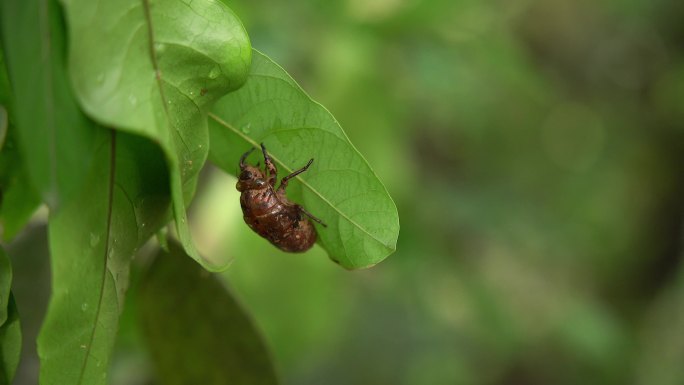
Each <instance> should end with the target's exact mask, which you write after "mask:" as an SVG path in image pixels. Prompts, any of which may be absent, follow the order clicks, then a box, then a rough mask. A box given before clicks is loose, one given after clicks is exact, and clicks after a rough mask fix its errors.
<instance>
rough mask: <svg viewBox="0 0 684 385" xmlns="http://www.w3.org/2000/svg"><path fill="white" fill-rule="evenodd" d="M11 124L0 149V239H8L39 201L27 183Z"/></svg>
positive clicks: (14, 233) (28, 217) (26, 219)
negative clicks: (4, 142) (3, 144)
mask: <svg viewBox="0 0 684 385" xmlns="http://www.w3.org/2000/svg"><path fill="white" fill-rule="evenodd" d="M14 132H15V130H13V127H10V130H9V133H8V134H7V141H6V144H5V146H4V148H3V149H2V150H1V151H0V239H2V240H5V241H9V240H11V239H12V238H14V236H15V235H16V234H17V233H18V232H19V230H21V229H22V228H23V227H24V226H25V225H26V223H28V221H29V220H30V219H31V215H32V214H33V213H34V212H35V211H36V208H37V207H38V205H39V204H40V195H38V193H37V192H36V191H35V189H34V188H33V186H32V185H31V183H30V181H29V179H28V174H27V172H26V167H25V165H24V162H23V161H22V159H21V157H20V154H19V151H18V147H17V145H16V143H15V142H16V141H15V140H14V135H13V134H14Z"/></svg>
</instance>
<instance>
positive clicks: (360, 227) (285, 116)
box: [209, 51, 399, 269]
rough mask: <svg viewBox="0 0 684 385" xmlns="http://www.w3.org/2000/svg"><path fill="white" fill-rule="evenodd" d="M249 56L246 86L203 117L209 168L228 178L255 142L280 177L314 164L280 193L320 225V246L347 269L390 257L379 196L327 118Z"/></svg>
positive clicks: (285, 78) (388, 224) (269, 65)
mask: <svg viewBox="0 0 684 385" xmlns="http://www.w3.org/2000/svg"><path fill="white" fill-rule="evenodd" d="M252 56H253V61H252V70H251V73H250V75H249V79H248V80H247V83H245V85H244V86H243V87H242V88H241V89H239V90H238V91H236V92H233V93H231V94H228V95H227V96H226V97H224V98H223V99H221V100H220V101H219V102H218V103H216V105H215V106H214V108H213V109H212V113H211V114H210V118H211V119H210V128H209V131H210V135H211V149H210V154H209V156H210V158H211V160H212V162H214V163H216V164H217V165H218V166H220V167H221V168H223V169H224V170H225V171H227V172H229V173H231V174H234V173H235V171H236V170H237V168H238V167H237V165H238V159H239V157H240V155H241V154H242V153H244V152H245V151H247V150H248V149H250V148H252V147H257V146H258V144H259V143H261V142H263V143H265V145H266V147H267V149H268V151H269V153H271V156H272V157H273V159H275V161H276V162H277V163H278V164H279V165H280V167H279V176H281V177H282V176H285V175H286V174H288V173H290V172H291V171H292V170H295V169H298V168H300V167H302V166H304V165H305V164H306V162H307V161H308V160H309V159H310V158H314V162H313V164H312V165H311V167H310V168H309V170H308V171H307V172H305V173H303V174H301V175H300V176H298V177H297V180H298V181H297V182H298V183H297V182H294V183H291V184H290V185H289V186H288V196H289V197H291V198H292V199H293V200H294V201H295V202H298V203H300V204H302V205H303V206H304V207H305V208H306V209H307V210H308V211H309V212H311V213H312V214H314V215H315V216H317V217H319V218H321V219H322V220H323V221H324V222H326V223H327V225H328V227H327V228H323V227H321V226H319V225H316V229H317V231H318V236H319V243H320V245H321V246H322V247H323V248H324V249H325V250H326V251H327V252H328V254H329V256H330V258H331V259H333V260H334V261H336V262H338V263H339V264H341V265H342V266H344V267H345V268H348V269H356V268H364V267H369V266H372V265H374V264H376V263H378V262H380V261H382V260H383V259H384V258H385V257H387V256H388V255H389V254H391V253H392V252H394V250H395V248H396V241H397V236H398V234H399V217H398V214H397V209H396V206H395V205H394V202H393V201H392V199H391V198H390V196H389V194H388V193H387V190H386V189H385V187H384V186H383V185H382V183H381V182H380V180H379V179H378V177H377V175H375V173H374V172H373V170H371V168H370V167H369V166H368V163H367V162H366V160H365V159H364V158H363V157H362V156H361V155H360V154H359V153H358V151H357V150H356V149H355V148H354V146H353V145H352V144H351V143H350V142H349V139H348V138H347V136H346V135H345V133H344V131H343V130H342V128H341V127H340V125H339V124H338V123H337V121H336V120H335V118H334V117H333V116H332V115H331V114H330V112H328V110H326V109H325V108H324V107H323V106H321V105H320V104H318V103H316V102H315V101H313V100H311V98H310V97H309V96H308V95H307V94H306V93H305V92H304V91H303V90H302V89H301V88H300V87H299V86H298V85H297V84H296V83H295V82H294V80H292V78H291V77H290V76H289V75H288V74H287V73H286V72H285V71H284V70H283V69H282V68H281V67H279V66H278V65H277V64H275V63H274V62H273V61H271V60H270V59H269V58H268V57H266V56H265V55H263V54H262V53H260V52H258V51H254V53H253V55H252ZM257 156H259V154H254V155H253V156H252V158H253V159H256V157H257ZM254 162H256V161H254Z"/></svg>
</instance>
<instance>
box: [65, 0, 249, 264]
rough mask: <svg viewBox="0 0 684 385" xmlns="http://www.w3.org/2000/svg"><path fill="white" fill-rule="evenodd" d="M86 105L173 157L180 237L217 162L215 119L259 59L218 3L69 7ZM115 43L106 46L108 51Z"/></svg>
mask: <svg viewBox="0 0 684 385" xmlns="http://www.w3.org/2000/svg"><path fill="white" fill-rule="evenodd" d="M62 3H63V4H64V7H65V9H66V13H67V21H68V25H69V32H70V34H69V35H70V36H71V39H70V52H69V64H70V68H69V70H70V72H71V75H72V76H71V77H72V81H73V85H74V88H75V92H76V95H77V98H78V100H79V102H80V104H81V106H82V107H83V109H84V110H85V111H86V113H87V114H89V115H90V116H91V117H92V118H93V119H95V120H96V121H98V122H100V123H104V124H105V125H107V126H109V127H114V128H117V129H122V130H126V131H128V132H132V133H136V134H139V135H143V136H145V137H148V138H150V139H152V140H153V141H154V142H155V143H157V144H159V145H160V146H161V148H162V149H163V151H164V154H165V157H166V161H167V164H168V169H169V174H170V185H171V192H172V198H173V212H174V218H175V220H176V230H177V232H178V235H179V237H180V239H181V241H182V243H183V246H184V247H185V250H186V251H187V252H188V254H189V255H190V256H191V257H193V258H194V259H195V260H197V261H199V262H200V263H202V264H203V265H204V266H205V267H206V268H207V269H210V270H218V269H221V268H224V267H225V266H217V265H213V264H210V263H208V262H207V261H204V260H202V259H201V258H200V256H199V254H198V253H197V251H196V249H195V246H194V244H193V243H192V240H191V238H190V232H189V229H188V223H187V216H186V212H185V207H186V203H187V202H188V201H189V200H190V198H191V197H192V195H193V193H194V189H195V184H196V177H197V174H198V172H199V170H200V169H201V167H202V165H203V164H204V162H205V160H206V157H207V152H208V147H209V146H208V133H207V123H206V114H205V112H206V109H207V108H208V107H209V106H210V105H211V104H212V103H213V102H214V101H215V100H216V99H217V98H219V97H221V96H222V95H224V94H225V93H227V92H229V91H231V90H234V89H236V88H238V87H239V86H240V85H242V84H243V83H244V81H245V78H246V76H247V72H248V69H249V63H250V58H251V50H250V44H249V40H248V38H247V34H246V32H245V30H244V28H243V27H242V24H241V23H240V21H239V19H238V18H237V17H236V16H235V15H234V14H233V13H232V11H231V10H230V9H229V8H228V7H227V6H226V5H224V4H223V3H220V2H216V1H211V0H196V1H188V0H154V1H152V0H143V1H140V0H117V1H95V2H94V1H90V0H63V1H62ZM104 42H106V44H105V43H104Z"/></svg>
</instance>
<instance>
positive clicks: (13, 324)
mask: <svg viewBox="0 0 684 385" xmlns="http://www.w3.org/2000/svg"><path fill="white" fill-rule="evenodd" d="M20 353H21V328H20V326H19V313H18V312H17V305H16V303H14V297H13V296H12V295H11V294H10V297H9V304H8V305H7V319H6V320H5V323H3V324H2V325H0V384H11V383H12V378H14V373H15V372H16V370H17V366H18V365H19V357H20Z"/></svg>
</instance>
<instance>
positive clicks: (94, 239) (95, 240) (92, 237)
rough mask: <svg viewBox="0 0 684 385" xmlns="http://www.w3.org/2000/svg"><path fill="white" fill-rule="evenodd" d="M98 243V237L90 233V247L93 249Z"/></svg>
mask: <svg viewBox="0 0 684 385" xmlns="http://www.w3.org/2000/svg"><path fill="white" fill-rule="evenodd" d="M98 243H100V236H99V235H98V234H95V233H90V247H95V246H97V244H98Z"/></svg>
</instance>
